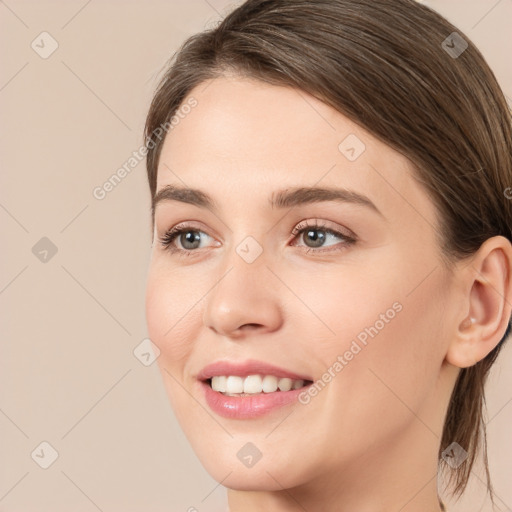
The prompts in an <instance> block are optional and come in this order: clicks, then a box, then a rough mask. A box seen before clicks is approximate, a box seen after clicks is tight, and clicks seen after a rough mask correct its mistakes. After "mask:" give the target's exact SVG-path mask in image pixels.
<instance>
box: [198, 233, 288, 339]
mask: <svg viewBox="0 0 512 512" xmlns="http://www.w3.org/2000/svg"><path fill="white" fill-rule="evenodd" d="M223 269H224V271H223V272H222V273H221V274H220V275H219V276H218V278H217V282H216V283H214V285H213V289H212V290H211V292H210V293H209V294H208V295H207V296H206V298H205V311H204V317H203V319H204V324H205V326H206V327H209V328H212V329H214V330H215V331H216V332H217V333H219V334H224V335H228V336H229V335H234V334H235V333H236V332H237V331H238V330H239V329H240V328H242V327H243V326H244V325H248V324H251V325H257V326H262V328H264V329H265V330H272V329H275V328H277V326H278V325H279V324H280V322H281V311H280V305H279V301H278V297H277V295H276V293H275V287H274V286H273V279H272V277H273V274H272V272H270V271H269V269H268V268H267V258H266V255H265V253H264V250H263V247H262V245H261V244H260V243H259V242H258V241H257V240H256V239H255V238H254V237H253V236H250V235H249V236H246V237H245V238H244V239H242V241H241V242H240V243H239V244H237V245H235V246H233V247H232V248H231V250H230V251H229V253H228V254H227V255H226V261H225V265H224V266H223ZM273 290H274V291H273Z"/></svg>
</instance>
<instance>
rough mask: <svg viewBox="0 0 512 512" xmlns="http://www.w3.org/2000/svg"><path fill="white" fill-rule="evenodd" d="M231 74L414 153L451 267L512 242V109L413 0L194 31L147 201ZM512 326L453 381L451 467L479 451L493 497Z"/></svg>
mask: <svg viewBox="0 0 512 512" xmlns="http://www.w3.org/2000/svg"><path fill="white" fill-rule="evenodd" d="M454 32H456V33H457V34H453V33H454ZM466 44H467V48H466ZM227 74H229V75H233V74H235V75H237V76H240V77H248V78H254V79H258V80H262V81H264V82H267V83H269V84H275V85H280V86H291V87H295V88H298V89H300V90H303V91H305V92H307V93H309V94H311V95H313V96H315V97H316V98H318V99H320V100H322V101H323V102H325V103H326V104H327V105H329V106H331V107H333V108H334V109H336V110H337V111H339V112H341V113H342V114H344V115H345V116H347V117H348V118H350V119H351V120H352V121H354V122H355V123H357V124H358V125H359V126H361V127H362V128H364V129H365V130H367V131H368V132H370V133H371V134H373V135H374V136H376V137H377V138H378V139H380V140H381V141H382V142H384V143H385V144H387V145H388V146H390V147H391V148H393V149H395V150H396V151H398V152H400V153H401V154H403V155H404V156H405V157H407V158H408V159H409V160H410V162H411V164H412V166H413V170H414V172H413V177H414V179H416V180H417V181H418V182H419V183H420V184H421V185H422V186H423V187H424V189H425V190H426V191H427V193H428V194H429V196H430V197H431V199H432V201H433V203H434V204H435V206H436V208H437V211H438V213H439V218H440V229H439V231H437V232H436V235H437V239H438V242H439V245H440V247H441V248H442V254H443V258H444V259H445V261H444V263H445V265H446V267H447V268H450V267H451V266H452V265H453V264H454V263H456V262H457V261H459V260H461V259H464V258H466V257H470V256H471V255H473V254H474V253H475V252H476V251H477V250H478V249H479V247H480V246H481V244H482V243H483V242H485V241H486V240H487V239H488V238H490V237H493V236H496V235H501V236H504V237H505V238H507V239H508V240H510V241H512V200H510V197H511V196H512V189H511V188H510V187H511V185H512V126H511V111H510V109H509V107H508V105H507V102H506V99H505V96H504V94H503V92H502V90H501V88H500V86H499V85H498V82H497V80H496V78H495V75H494V74H493V72H492V71H491V69H490V68H489V66H488V64H487V63H486V61H485V59H484V57H483V56H482V54H481V53H480V51H479V50H478V49H477V48H476V47H475V46H474V45H473V44H472V43H471V41H470V39H469V38H468V37H467V36H466V35H465V34H464V33H463V32H461V31H460V30H459V29H457V28H456V27H454V26H453V25H452V24H451V23H449V22H448V21H447V20H446V19H444V18H443V17H442V16H441V15H439V14H438V13H436V12H435V11H434V10H432V9H430V8H428V7H426V6H424V5H421V4H418V3H416V2H415V1H414V0H248V1H247V2H245V3H243V4H242V5H240V6H239V7H237V8H236V9H235V10H233V11H232V12H231V13H230V14H228V15H227V17H225V19H224V20H222V21H221V22H220V23H219V25H218V26H216V27H215V28H211V29H208V30H205V31H203V32H201V33H199V34H196V35H194V36H192V37H190V38H189V39H188V40H187V41H186V42H185V43H184V44H183V45H182V47H181V48H180V49H179V51H178V52H177V53H176V54H175V55H174V56H173V57H172V58H171V61H170V62H169V66H168V69H167V70H166V73H165V75H164V76H163V78H162V79H161V82H160V84H159V86H158V88H157V91H156V93H155V96H154V98H153V101H152V103H151V107H150V110H149V113H148V116H147V120H146V126H145V137H146V145H147V173H148V180H149V186H150V192H151V197H154V195H155V192H156V186H157V168H158V161H159V156H160V152H161V149H162V145H163V138H162V137H160V136H158V137H157V136H155V131H156V132H157V133H158V128H159V127H161V126H162V125H164V124H165V123H166V122H167V123H168V122H169V120H170V119H171V118H172V117H173V116H174V114H175V113H176V111H177V110H178V108H179V107H180V105H181V104H182V102H183V100H184V99H185V98H186V97H187V95H188V94H189V93H190V92H191V90H192V89H193V88H194V87H195V86H197V85H199V84H200V83H201V82H203V81H205V80H208V79H212V78H216V77H220V76H223V75H227ZM507 191H509V193H507ZM153 215H154V212H153ZM153 222H154V217H153ZM510 331H511V323H510V321H509V325H508V327H507V330H506V333H505V335H504V337H503V339H502V340H501V341H500V343H499V344H498V345H497V346H496V347H495V348H494V350H492V351H491V352H490V353H489V354H488V355H487V356H486V357H485V358H484V359H483V360H481V361H479V362H478V363H476V364H475V365H473V366H471V367H468V368H463V369H461V370H460V373H459V376H458V378H457V381H456V383H455V386H454V389H453V393H452V396H451V399H450V403H449V406H448V410H447V411H446V416H445V423H444V428H443V433H442V439H441V440H440V443H439V461H440V469H441V470H442V469H447V468H446V464H445V463H444V462H443V458H442V457H441V454H442V451H443V450H444V449H445V448H446V447H447V446H448V445H450V444H451V443H452V442H457V443H458V444H459V445H460V446H461V447H463V448H464V450H466V451H467V452H468V457H467V459H466V460H465V461H464V462H463V463H462V464H461V465H460V466H459V467H458V468H457V469H456V470H451V469H448V470H449V471H450V474H449V479H448V482H449V487H451V490H452V492H453V493H454V494H455V495H459V496H460V495H461V494H462V493H463V491H464V489H465V488H466V485H467V483H468V479H469V476H470V472H471V469H472V467H473V463H474V460H475V457H476V455H477V454H478V453H479V452H480V450H481V453H482V457H483V461H484V466H485V470H486V474H487V481H488V490H489V492H490V495H491V499H492V498H493V493H492V485H491V481H490V477H489V469H488V463H487V449H486V437H485V421H484V405H485V397H484V384H485V382H486V379H487V375H488V372H489V369H490V368H491V366H492V364H493V362H494V361H495V359H496V357H497V355H498V353H499V351H500V349H501V348H502V346H503V343H504V341H505V339H506V338H507V337H508V335H509V334H510ZM443 465H444V467H443ZM441 505H442V504H441ZM442 506H443V505H442Z"/></svg>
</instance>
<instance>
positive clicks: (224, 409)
mask: <svg viewBox="0 0 512 512" xmlns="http://www.w3.org/2000/svg"><path fill="white" fill-rule="evenodd" d="M199 384H200V385H201V387H202V388H203V392H204V396H205V398H206V402H207V404H208V405H209V407H210V409H211V410H212V411H213V412H215V413H217V414H219V415H220V416H224V417H225V418H236V419H246V418H256V417H258V416H263V415H264V414H267V413H269V412H271V411H273V410H275V409H279V408H280V407H284V406H285V405H289V404H291V403H293V402H297V401H298V400H297V398H298V396H299V395H300V393H302V392H303V391H304V390H306V389H307V388H308V387H309V386H304V387H302V388H299V389H292V390H290V391H275V392H274V393H260V394H258V395H250V396H226V395H223V394H222V393H219V392H218V391H214V390H213V389H212V388H211V386H210V384H209V383H208V382H200V383H199Z"/></svg>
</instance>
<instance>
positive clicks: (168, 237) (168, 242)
mask: <svg viewBox="0 0 512 512" xmlns="http://www.w3.org/2000/svg"><path fill="white" fill-rule="evenodd" d="M310 230H312V231H324V232H325V233H328V234H330V235H334V236H336V237H338V238H341V239H342V240H343V243H342V244H337V245H341V246H342V247H339V248H338V249H325V248H324V249H322V248H319V249H315V248H313V247H308V248H307V249H302V251H303V252H305V253H306V254H307V253H309V252H310V251H311V250H313V252H317V253H318V252H319V253H325V252H337V251H342V250H344V249H345V248H347V247H349V246H351V245H353V244H354V243H355V242H356V238H355V237H354V236H349V235H346V234H343V233H341V232H340V231H337V230H335V229H332V228H328V227H327V226H326V225H324V224H321V223H318V222H317V221H315V222H314V224H308V222H307V221H306V222H304V223H302V224H298V225H297V226H296V227H295V228H293V229H292V235H294V237H297V236H299V235H301V234H302V233H305V232H307V231H310ZM190 231H192V232H199V233H203V231H201V230H200V229H196V228H194V227H193V226H188V225H186V224H185V225H184V224H178V225H177V226H175V227H173V228H171V229H169V230H168V231H166V233H165V234H164V235H163V236H162V237H159V242H160V244H161V245H162V247H163V248H164V250H167V251H170V252H171V254H175V253H178V255H179V256H194V253H196V252H197V251H198V250H197V249H191V250H185V249H179V248H177V247H174V246H173V242H174V240H175V239H176V238H178V236H180V235H181V234H182V233H187V232H190ZM299 247H303V246H299Z"/></svg>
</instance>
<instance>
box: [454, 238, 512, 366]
mask: <svg viewBox="0 0 512 512" xmlns="http://www.w3.org/2000/svg"><path fill="white" fill-rule="evenodd" d="M511 268H512V245H511V244H510V242H509V240H507V239H506V238H505V237H502V236H496V237H492V238H489V239H488V240H486V241H485V242H484V243H483V244H482V246H481V247H480V249H479V250H478V251H477V253H476V254H475V257H474V258H473V261H472V263H471V264H470V265H468V266H467V267H465V268H464V270H463V271H461V279H463V280H466V281H467V286H466V289H468V290H469V293H468V294H467V297H465V299H466V300H467V307H466V308H464V310H465V312H466V313H465V316H464V318H462V320H461V321H460V322H459V324H458V325H457V326H456V330H455V332H454V336H453V339H452V341H451V343H450V345H449V347H448V351H447V353H446V361H447V362H448V363H450V364H452V365H454V366H457V367H459V368H467V367H469V366H473V365H474V364H476V363H478V362H479V361H481V360H482V359H484V358H485V357H486V356H487V354H489V353H490V352H491V351H492V350H493V349H494V348H495V347H496V346H497V345H498V343H499V342H500V341H501V339H502V338H503V336H504V335H505V332H506V330H507V326H508V323H509V321H510V315H511V311H512V275H511Z"/></svg>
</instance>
